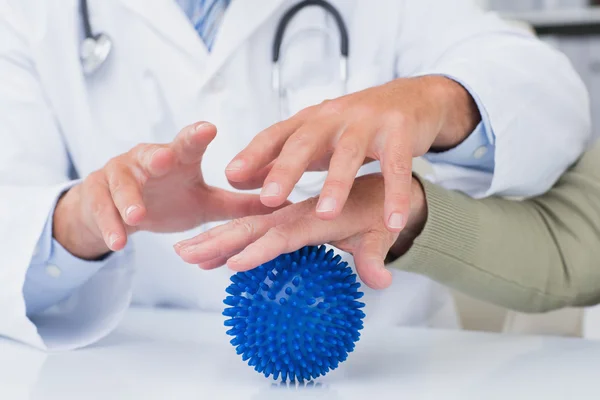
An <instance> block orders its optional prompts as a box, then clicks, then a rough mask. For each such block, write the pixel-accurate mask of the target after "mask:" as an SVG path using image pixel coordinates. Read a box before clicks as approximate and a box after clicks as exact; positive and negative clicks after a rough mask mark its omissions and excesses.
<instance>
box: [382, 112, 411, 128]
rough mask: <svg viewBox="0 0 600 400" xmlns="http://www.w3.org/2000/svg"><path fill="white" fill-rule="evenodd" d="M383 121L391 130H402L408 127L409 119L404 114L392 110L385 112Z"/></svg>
mask: <svg viewBox="0 0 600 400" xmlns="http://www.w3.org/2000/svg"><path fill="white" fill-rule="evenodd" d="M385 120H386V121H387V124H388V125H389V126H390V127H392V128H393V129H402V128H405V127H406V126H408V124H409V118H408V117H407V116H406V114H405V113H404V112H403V111H401V110H398V109H392V110H389V111H387V112H386V114H385Z"/></svg>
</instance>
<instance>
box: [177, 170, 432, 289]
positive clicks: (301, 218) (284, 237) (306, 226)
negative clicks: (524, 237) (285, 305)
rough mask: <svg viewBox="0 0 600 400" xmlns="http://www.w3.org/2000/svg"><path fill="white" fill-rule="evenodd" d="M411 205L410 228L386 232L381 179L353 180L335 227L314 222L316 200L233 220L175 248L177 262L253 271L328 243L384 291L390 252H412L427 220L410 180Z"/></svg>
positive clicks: (418, 188) (419, 192) (369, 282)
mask: <svg viewBox="0 0 600 400" xmlns="http://www.w3.org/2000/svg"><path fill="white" fill-rule="evenodd" d="M410 190H411V193H412V198H413V201H412V203H411V208H410V213H409V215H410V217H409V220H408V225H407V226H406V227H405V229H404V230H403V231H402V232H401V233H393V232H389V231H388V230H387V229H386V227H385V225H384V224H383V221H382V219H381V213H382V211H383V197H384V183H383V177H382V176H381V174H372V175H365V176H362V177H360V178H357V179H356V181H355V183H354V186H353V187H352V190H351V192H350V195H349V197H348V201H347V203H346V207H344V210H343V211H342V213H341V215H340V216H339V217H338V218H337V219H336V220H335V221H325V220H322V219H320V218H317V216H316V215H315V212H314V207H315V205H316V203H317V200H318V199H317V198H312V199H308V200H306V201H303V202H300V203H297V204H292V205H289V206H287V207H284V208H282V209H280V210H277V211H275V212H273V213H272V214H268V215H262V216H251V217H245V218H241V219H237V220H234V221H232V222H229V223H227V224H225V225H221V226H218V227H216V228H213V229H211V230H209V231H207V232H204V233H202V234H200V235H198V236H196V237H195V238H192V239H189V240H185V241H183V242H180V243H178V244H176V245H175V250H176V251H177V253H178V254H179V256H180V257H181V258H182V259H183V260H184V261H186V262H188V263H191V264H199V266H200V267H201V268H203V269H213V268H217V267H219V266H221V265H224V264H225V263H227V265H228V266H229V267H230V268H231V269H233V270H235V271H245V270H248V269H252V268H254V267H256V266H258V265H260V264H262V263H264V262H267V261H269V260H271V259H273V258H275V257H277V256H278V255H280V254H282V253H289V252H293V251H295V250H297V249H299V248H301V247H303V246H305V245H319V244H322V243H331V244H332V245H334V246H336V247H337V248H339V249H341V250H343V251H346V252H348V253H351V254H353V256H354V261H355V264H356V270H357V272H358V274H359V275H360V277H361V279H362V281H363V282H364V283H365V284H366V285H368V286H369V287H371V288H374V289H383V288H386V287H388V286H389V285H390V284H391V282H392V275H391V274H390V272H389V271H388V270H386V269H385V267H384V260H385V258H386V255H387V254H388V251H389V250H390V248H391V247H392V245H393V246H394V250H395V251H394V254H395V255H396V256H398V255H400V254H402V253H403V252H404V251H406V250H408V248H410V245H411V244H412V241H413V240H414V238H416V236H417V235H418V234H419V233H420V231H421V230H422V228H423V226H424V224H425V221H426V218H427V205H426V203H425V195H424V193H423V189H422V187H421V184H420V183H419V182H418V181H417V180H416V179H414V178H412V179H411V185H410Z"/></svg>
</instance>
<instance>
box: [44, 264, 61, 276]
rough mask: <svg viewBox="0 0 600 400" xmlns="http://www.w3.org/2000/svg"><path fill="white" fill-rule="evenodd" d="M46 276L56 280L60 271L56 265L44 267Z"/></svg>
mask: <svg viewBox="0 0 600 400" xmlns="http://www.w3.org/2000/svg"><path fill="white" fill-rule="evenodd" d="M46 274H48V276H50V277H52V278H58V277H60V275H61V274H62V271H61V270H60V268H58V267H57V266H56V265H48V266H46Z"/></svg>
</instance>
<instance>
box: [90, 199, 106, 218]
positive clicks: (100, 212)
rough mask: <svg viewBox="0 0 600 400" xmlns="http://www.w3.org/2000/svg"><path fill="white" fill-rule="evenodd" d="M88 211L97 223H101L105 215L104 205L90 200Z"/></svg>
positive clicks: (95, 200)
mask: <svg viewBox="0 0 600 400" xmlns="http://www.w3.org/2000/svg"><path fill="white" fill-rule="evenodd" d="M90 211H91V212H92V215H93V216H94V218H95V219H96V220H97V221H102V220H104V217H105V215H106V204H103V203H102V202H100V201H98V200H97V199H94V200H92V204H91V206H90Z"/></svg>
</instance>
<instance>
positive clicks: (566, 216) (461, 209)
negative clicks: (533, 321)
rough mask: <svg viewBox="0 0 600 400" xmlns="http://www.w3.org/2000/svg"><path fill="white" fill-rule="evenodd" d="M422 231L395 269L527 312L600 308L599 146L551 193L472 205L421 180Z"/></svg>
mask: <svg viewBox="0 0 600 400" xmlns="http://www.w3.org/2000/svg"><path fill="white" fill-rule="evenodd" d="M422 184H423V186H424V189H425V195H426V198H427V204H428V219H427V222H426V224H425V227H424V230H423V231H422V233H421V234H420V236H418V237H417V238H416V240H415V242H414V244H413V245H412V247H411V249H410V250H409V251H408V252H407V253H406V254H404V256H402V257H401V258H399V259H397V260H396V261H394V262H392V263H391V264H390V265H389V266H391V267H395V268H398V269H401V270H405V271H411V272H416V273H419V274H423V275H426V276H428V277H430V278H432V279H434V280H436V281H438V282H440V283H442V284H445V285H447V286H450V287H452V288H454V289H456V290H459V291H461V292H464V293H466V294H468V295H471V296H473V297H476V298H479V299H481V300H484V301H488V302H491V303H494V304H497V305H500V306H503V307H507V308H510V309H513V310H518V311H522V312H544V311H548V310H552V309H557V308H561V307H567V306H586V305H592V304H597V303H600V147H599V146H596V147H595V148H593V149H592V150H590V151H589V152H588V153H586V154H585V155H584V156H583V157H582V158H581V159H580V160H579V162H578V163H577V164H576V165H574V166H573V167H572V168H571V169H570V170H569V171H568V172H567V173H566V174H565V175H564V176H563V177H562V178H561V179H560V181H559V182H557V184H556V185H555V187H554V188H552V190H550V191H549V192H548V193H546V194H544V195H542V196H539V197H537V198H533V199H528V200H524V201H511V200H506V199H500V198H488V199H483V200H474V199H471V198H469V197H467V196H465V195H463V194H461V193H458V192H453V191H448V190H444V189H442V188H440V187H438V186H436V185H433V184H431V183H429V182H426V181H422Z"/></svg>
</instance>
